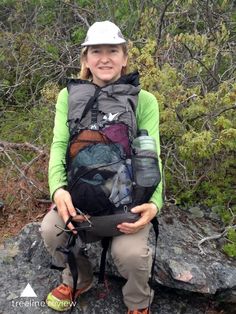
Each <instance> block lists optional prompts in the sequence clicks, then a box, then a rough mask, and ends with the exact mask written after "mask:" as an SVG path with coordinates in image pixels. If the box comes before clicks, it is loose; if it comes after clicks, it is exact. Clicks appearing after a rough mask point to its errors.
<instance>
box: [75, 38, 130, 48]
mask: <svg viewBox="0 0 236 314" xmlns="http://www.w3.org/2000/svg"><path fill="white" fill-rule="evenodd" d="M124 43H126V40H125V39H122V38H120V39H116V40H109V41H106V40H102V41H101V40H98V41H89V40H88V41H85V42H84V43H82V44H81V46H95V45H119V44H124Z"/></svg>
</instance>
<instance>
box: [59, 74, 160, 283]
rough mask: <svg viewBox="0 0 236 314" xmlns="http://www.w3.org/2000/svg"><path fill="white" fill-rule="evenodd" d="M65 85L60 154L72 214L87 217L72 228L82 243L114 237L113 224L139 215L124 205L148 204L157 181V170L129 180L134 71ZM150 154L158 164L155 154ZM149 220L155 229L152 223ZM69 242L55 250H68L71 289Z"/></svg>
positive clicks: (72, 239) (135, 94) (137, 88)
mask: <svg viewBox="0 0 236 314" xmlns="http://www.w3.org/2000/svg"><path fill="white" fill-rule="evenodd" d="M67 88H68V93H69V96H68V127H69V133H70V138H69V143H68V147H67V152H66V173H67V181H68V188H67V189H68V191H69V192H70V194H71V198H72V202H73V205H74V206H75V208H76V209H77V211H78V213H79V214H83V215H89V216H90V218H89V219H87V221H86V222H83V223H77V224H76V229H77V230H78V234H79V237H80V239H81V240H82V241H83V242H85V243H86V242H92V241H96V240H98V239H101V238H103V237H113V236H117V235H119V234H121V233H120V231H119V230H118V229H117V228H116V226H117V225H118V224H119V223H122V222H124V221H125V222H135V221H137V220H138V219H139V215H138V214H134V213H132V212H130V209H131V208H132V207H134V206H136V205H140V204H142V203H144V202H148V200H149V199H150V197H151V196H152V194H153V192H154V191H155V189H156V186H157V185H158V184H159V182H160V180H161V176H160V172H158V175H157V177H156V178H154V180H153V181H152V184H149V185H148V186H142V184H140V183H137V182H135V169H134V164H135V163H134V161H133V159H134V157H135V151H134V149H133V148H132V142H133V140H134V139H135V138H136V136H137V123H136V116H135V112H136V108H137V103H138V94H139V91H140V85H139V75H138V73H137V72H134V73H131V74H128V75H124V76H122V77H121V78H120V79H119V80H117V81H116V82H114V83H112V84H109V85H106V86H104V87H99V86H97V85H95V84H93V83H91V82H89V81H85V80H80V79H78V80H75V79H71V80H69V81H68V85H67ZM138 157H140V158H142V155H141V156H138ZM149 157H150V156H149ZM154 158H155V162H156V166H157V167H158V161H157V156H155V157H154ZM71 219H72V218H70V219H69V220H68V221H67V223H66V226H67V225H68V223H69V222H70V221H71ZM154 220H155V219H154ZM155 221H156V220H155ZM73 223H74V222H73ZM153 224H154V225H156V229H157V222H155V223H154V222H153ZM156 233H157V231H156ZM156 236H157V234H156ZM108 243H109V242H108V241H103V247H104V251H103V253H102V258H101V265H100V276H99V281H100V282H102V281H103V279H104V278H103V277H104V269H105V256H106V251H107V248H108ZM74 244H75V236H74V235H73V234H72V235H71V237H70V238H69V240H68V244H67V247H66V249H65V248H59V250H61V251H62V252H64V253H66V254H68V261H70V262H69V264H71V265H70V268H71V272H72V276H73V277H75V278H74V283H75V285H74V289H75V288H76V282H77V279H76V276H78V273H77V270H76V265H74V262H73V257H71V256H72V255H73V250H72V248H73V246H74ZM73 272H74V275H73Z"/></svg>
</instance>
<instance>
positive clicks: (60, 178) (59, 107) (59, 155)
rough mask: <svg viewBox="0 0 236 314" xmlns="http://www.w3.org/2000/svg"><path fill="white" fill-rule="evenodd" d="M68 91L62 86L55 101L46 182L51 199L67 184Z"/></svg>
mask: <svg viewBox="0 0 236 314" xmlns="http://www.w3.org/2000/svg"><path fill="white" fill-rule="evenodd" d="M67 115H68V92H67V89H66V88H64V89H62V90H61V91H60V93H59V95H58V98H57V103H56V113H55V120H54V128H53V141H52V145H51V150H50V159H49V168H48V183H49V190H50V196H51V199H53V194H54V192H55V191H56V190H57V189H58V188H60V187H64V186H67V178H66V170H65V156H66V150H67V145H68V141H69V129H68V126H67Z"/></svg>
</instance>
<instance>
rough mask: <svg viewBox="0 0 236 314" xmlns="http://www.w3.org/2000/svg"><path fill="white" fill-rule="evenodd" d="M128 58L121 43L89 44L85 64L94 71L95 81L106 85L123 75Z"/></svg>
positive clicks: (99, 84)
mask: <svg viewBox="0 0 236 314" xmlns="http://www.w3.org/2000/svg"><path fill="white" fill-rule="evenodd" d="M127 59H128V57H127V56H126V55H125V54H124V52H123V49H122V46H121V45H97V46H89V47H88V51H87V56H86V59H85V65H86V67H87V68H89V69H90V72H91V73H92V76H93V83H95V84H97V85H98V86H105V85H107V84H108V83H112V82H115V81H116V80H117V79H118V78H119V77H120V76H121V70H122V68H123V67H125V66H126V64H127Z"/></svg>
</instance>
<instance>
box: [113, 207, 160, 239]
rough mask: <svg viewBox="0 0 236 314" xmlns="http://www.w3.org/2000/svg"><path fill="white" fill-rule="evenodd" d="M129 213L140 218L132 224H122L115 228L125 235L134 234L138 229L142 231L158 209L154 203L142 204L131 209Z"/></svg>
mask: <svg viewBox="0 0 236 314" xmlns="http://www.w3.org/2000/svg"><path fill="white" fill-rule="evenodd" d="M131 212H132V213H137V214H140V215H141V217H140V219H139V220H138V221H136V222H134V223H128V222H123V223H122V224H119V225H118V226H117V228H118V229H119V230H120V231H121V232H123V233H126V234H130V233H136V232H137V231H139V230H140V229H143V228H144V227H145V226H146V225H147V224H148V223H149V222H150V221H151V220H152V219H153V218H154V217H155V216H156V214H157V212H158V208H157V206H156V205H155V204H154V203H144V204H142V205H139V206H136V207H133V208H132V209H131Z"/></svg>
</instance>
